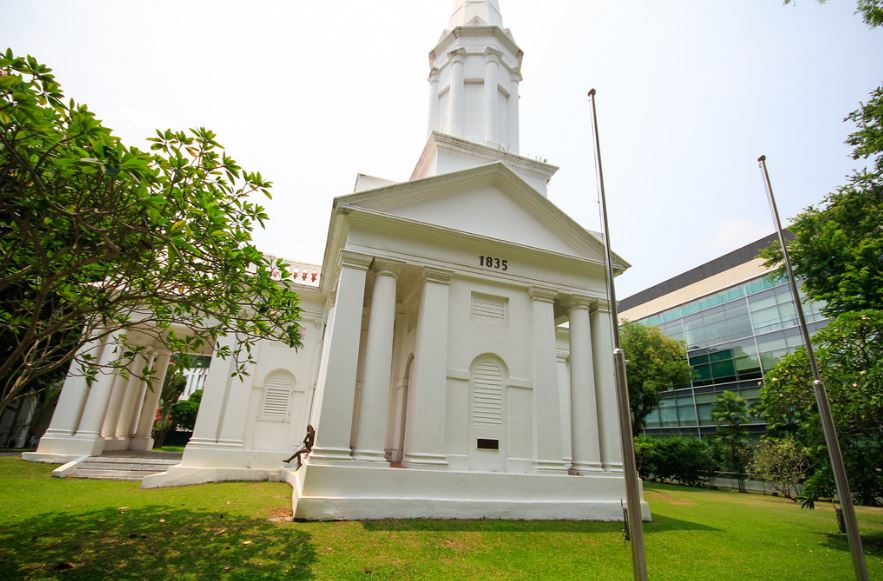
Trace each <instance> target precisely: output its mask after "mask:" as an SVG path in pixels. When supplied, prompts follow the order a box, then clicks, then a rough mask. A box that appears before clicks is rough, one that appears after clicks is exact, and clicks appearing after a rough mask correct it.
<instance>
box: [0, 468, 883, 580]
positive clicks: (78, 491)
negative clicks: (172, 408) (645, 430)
mask: <svg viewBox="0 0 883 581" xmlns="http://www.w3.org/2000/svg"><path fill="white" fill-rule="evenodd" d="M52 468H53V467H52V466H47V465H42V464H31V463H27V462H22V461H21V460H17V459H15V458H0V578H4V579H16V578H34V579H45V578H65V579H68V578H69V579H94V578H101V577H107V578H114V579H128V578H132V579H141V578H148V579H163V578H167V579H172V578H173V579H200V578H229V579H261V578H265V579H267V578H282V577H284V578H317V579H363V578H367V577H379V578H418V579H431V578H467V577H469V578H495V579H533V578H544V579H550V578H555V579H567V578H573V579H577V578H578V579H585V578H591V579H628V578H630V577H631V570H630V560H629V549H628V545H626V544H625V543H624V542H623V540H622V533H621V528H622V526H621V524H617V523H596V522H557V521H540V522H537V521H515V522H513V521H491V520H483V521H439V520H431V521H419V520H406V521H393V520H388V521H362V522H359V521H354V522H324V523H319V522H317V523H292V522H287V521H285V517H288V516H290V514H291V489H290V488H289V487H288V485H285V484H280V483H221V484H209V485H203V486H188V487H182V488H166V489H153V490H141V489H140V488H138V485H137V483H131V482H115V481H98V480H75V479H67V480H60V479H53V478H50V476H49V472H50V471H51V469H52ZM646 498H647V500H648V501H649V502H650V506H651V509H652V510H653V514H654V521H653V522H652V523H649V524H647V525H646V527H645V531H646V544H647V562H648V568H649V571H650V576H651V578H652V579H690V580H696V579H715V580H718V581H719V580H725V579H740V580H741V579H777V580H778V579H782V580H784V579H826V581H829V580H835V579H851V578H852V571H851V565H850V558H849V551H848V547H847V544H846V540H845V538H844V537H843V536H842V535H838V534H835V530H836V525H835V522H834V517H833V514H832V512H831V509H830V506H828V507H825V508H820V509H818V510H816V511H812V512H810V511H806V510H801V509H800V508H799V507H797V506H796V505H794V504H793V503H791V502H789V501H785V500H782V499H778V498H773V497H765V496H757V495H747V494H738V493H733V492H718V491H711V490H699V489H690V488H681V487H674V486H664V485H655V484H648V485H647V486H646ZM858 512H859V518H860V522H861V526H862V531H863V533H864V534H863V536H864V542H865V554H866V556H867V560H868V567H869V570H870V575H871V578H872V579H874V578H877V579H883V509H869V508H864V507H860V508H859V509H858Z"/></svg>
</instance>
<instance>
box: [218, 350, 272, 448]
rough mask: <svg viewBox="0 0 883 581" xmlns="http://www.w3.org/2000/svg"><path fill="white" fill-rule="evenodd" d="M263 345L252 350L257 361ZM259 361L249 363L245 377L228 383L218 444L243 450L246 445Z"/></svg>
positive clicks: (234, 378)
mask: <svg viewBox="0 0 883 581" xmlns="http://www.w3.org/2000/svg"><path fill="white" fill-rule="evenodd" d="M261 346H262V343H258V344H257V346H256V347H254V348H252V355H253V356H254V358H255V359H257V358H258V357H260V354H261ZM256 363H257V361H253V362H251V363H247V364H246V367H245V376H244V377H241V378H240V377H239V376H236V377H230V378H229V381H228V383H227V398H226V401H225V402H224V409H223V411H222V412H221V424H220V430H218V444H219V445H223V446H228V447H234V448H241V447H243V446H244V445H245V422H246V419H247V418H246V414H247V413H248V400H249V399H250V398H251V386H252V385H253V381H254V380H255V379H256V378H255V377H254V374H255V367H256Z"/></svg>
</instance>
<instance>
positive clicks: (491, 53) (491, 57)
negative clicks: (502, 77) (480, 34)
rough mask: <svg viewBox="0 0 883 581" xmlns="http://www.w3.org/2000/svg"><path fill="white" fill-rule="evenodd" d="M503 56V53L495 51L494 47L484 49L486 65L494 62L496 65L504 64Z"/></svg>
mask: <svg viewBox="0 0 883 581" xmlns="http://www.w3.org/2000/svg"><path fill="white" fill-rule="evenodd" d="M502 56H503V53H502V52H501V51H499V50H497V49H495V48H494V47H492V46H489V47H487V48H486V49H484V62H485V63H491V62H492V63H496V64H502V62H503V59H502Z"/></svg>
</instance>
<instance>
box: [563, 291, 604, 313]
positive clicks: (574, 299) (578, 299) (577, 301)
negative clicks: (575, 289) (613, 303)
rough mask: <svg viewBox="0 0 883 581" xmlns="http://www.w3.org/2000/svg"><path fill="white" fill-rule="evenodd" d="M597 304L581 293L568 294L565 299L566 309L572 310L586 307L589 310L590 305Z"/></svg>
mask: <svg viewBox="0 0 883 581" xmlns="http://www.w3.org/2000/svg"><path fill="white" fill-rule="evenodd" d="M595 304H597V301H596V300H594V299H591V298H589V297H586V296H582V295H570V297H569V298H568V300H567V311H568V312H570V311H573V310H575V309H586V310H591V309H592V307H593V306H594V305H595Z"/></svg>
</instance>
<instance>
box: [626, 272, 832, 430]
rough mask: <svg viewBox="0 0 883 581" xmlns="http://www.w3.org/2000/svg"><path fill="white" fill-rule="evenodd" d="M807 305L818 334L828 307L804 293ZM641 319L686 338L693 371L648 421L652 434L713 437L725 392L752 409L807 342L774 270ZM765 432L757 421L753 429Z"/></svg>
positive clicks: (788, 293)
mask: <svg viewBox="0 0 883 581" xmlns="http://www.w3.org/2000/svg"><path fill="white" fill-rule="evenodd" d="M801 300H802V302H803V310H804V314H805V315H806V320H807V323H808V324H809V327H810V332H815V330H817V329H819V328H820V327H822V326H824V325H825V323H826V320H825V317H824V315H822V307H823V306H824V304H823V303H819V302H815V301H811V300H809V299H807V297H806V296H805V295H803V293H802V292H801ZM637 322H638V323H641V324H644V325H654V326H658V327H659V328H660V330H661V331H662V332H663V333H664V334H665V335H667V336H669V337H672V338H674V339H678V340H681V341H684V343H685V344H686V346H687V352H686V354H685V356H686V357H687V360H688V361H689V362H690V366H691V367H692V368H693V376H692V379H691V380H690V382H689V383H688V384H685V385H680V386H676V387H675V389H672V390H671V391H669V392H667V393H666V394H665V395H664V396H663V398H662V401H661V402H660V404H659V407H658V408H657V409H655V410H654V411H653V412H652V413H651V414H650V415H649V416H647V419H646V422H645V431H646V432H647V433H649V434H669V433H694V434H697V433H698V434H700V435H702V434H706V433H713V432H714V429H715V426H714V422H712V420H711V409H712V408H713V407H714V402H715V400H716V399H717V396H718V394H719V393H720V392H722V391H726V390H730V391H734V392H736V393H738V394H739V395H741V396H742V397H743V398H744V399H745V400H746V401H748V402H749V404H751V403H753V402H755V401H757V398H758V397H759V396H760V384H761V381H762V379H763V374H764V372H766V371H768V370H769V369H770V368H771V367H772V366H774V365H775V364H776V363H777V362H778V361H779V360H780V359H781V358H782V356H784V355H785V354H787V353H791V352H793V351H794V350H795V349H796V348H797V347H799V346H800V345H801V338H800V330H799V329H798V327H797V311H796V310H795V308H794V301H793V300H792V298H791V291H790V289H789V288H788V284H787V281H786V280H785V279H784V278H782V277H781V276H779V275H777V274H774V273H773V274H768V275H765V276H761V277H758V278H755V279H752V280H749V281H747V282H744V283H742V284H739V285H736V286H733V287H730V288H727V289H724V290H721V291H718V292H716V293H714V294H711V295H708V296H706V297H703V298H701V299H697V300H695V301H691V302H689V303H685V304H683V305H679V306H677V307H674V308H672V309H668V310H666V311H663V312H661V313H657V314H655V315H651V316H649V317H645V318H644V319H641V320H639V321H637ZM764 428H765V426H764V424H763V422H762V421H761V420H760V419H759V418H752V429H753V430H755V431H763V429H764Z"/></svg>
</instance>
